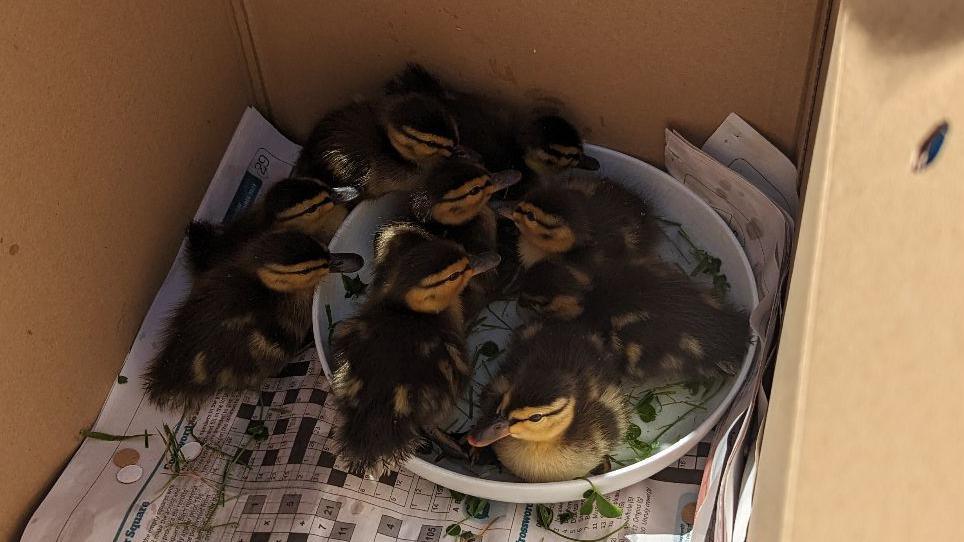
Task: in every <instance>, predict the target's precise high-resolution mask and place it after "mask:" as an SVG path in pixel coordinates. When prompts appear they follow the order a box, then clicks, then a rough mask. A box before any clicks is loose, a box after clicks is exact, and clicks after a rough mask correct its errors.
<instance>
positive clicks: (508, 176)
mask: <svg viewBox="0 0 964 542" xmlns="http://www.w3.org/2000/svg"><path fill="white" fill-rule="evenodd" d="M521 180H522V172H521V171H516V170H514V169H507V170H505V171H498V172H496V173H493V174H492V175H491V176H490V177H489V182H490V183H492V191H493V192H498V191H499V190H502V189H504V188H509V187H510V186H512V185H514V184H515V183H517V182H519V181H521Z"/></svg>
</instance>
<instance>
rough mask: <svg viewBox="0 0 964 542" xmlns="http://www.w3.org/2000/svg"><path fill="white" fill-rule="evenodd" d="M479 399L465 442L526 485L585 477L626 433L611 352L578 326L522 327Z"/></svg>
mask: <svg viewBox="0 0 964 542" xmlns="http://www.w3.org/2000/svg"><path fill="white" fill-rule="evenodd" d="M517 333H518V334H517V336H516V337H515V338H514V339H513V343H512V345H511V346H510V348H509V353H508V358H507V361H506V363H505V364H504V365H503V367H502V369H501V370H500V372H499V374H497V375H496V376H495V377H494V378H493V379H492V381H491V382H490V383H489V386H488V387H487V388H486V391H485V392H484V396H483V417H482V422H481V423H480V424H479V425H478V426H477V428H476V429H475V430H474V431H473V432H472V434H471V435H470V436H469V438H468V441H469V444H470V445H472V446H476V447H482V446H489V445H491V446H492V447H493V449H494V451H495V453H496V456H498V458H499V461H500V462H501V463H502V465H503V466H505V467H506V468H507V469H509V471H511V472H512V473H513V474H515V475H516V476H518V477H519V478H522V479H523V480H525V481H527V482H556V481H562V480H571V479H574V478H579V477H581V476H586V475H587V474H588V473H589V472H590V471H593V470H594V469H596V468H597V467H599V466H600V465H606V464H607V463H608V461H607V459H608V456H609V454H610V453H612V451H613V450H614V449H615V448H616V447H617V446H618V445H619V443H620V442H621V440H622V437H623V435H624V434H625V433H626V429H627V428H628V426H629V415H630V409H629V405H628V403H627V401H626V398H625V395H624V394H623V392H622V391H621V390H620V388H619V381H620V371H619V367H618V364H617V363H616V361H615V360H614V357H613V355H612V353H611V352H609V351H608V350H606V349H605V348H603V347H602V346H601V345H600V344H599V340H598V339H594V338H593V337H592V335H591V333H590V332H589V331H587V330H586V329H585V328H583V327H581V326H578V325H570V324H547V325H544V326H543V325H542V324H535V325H530V326H527V327H523V328H522V329H521V330H520V331H519V332H517Z"/></svg>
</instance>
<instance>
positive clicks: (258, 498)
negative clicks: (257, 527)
mask: <svg viewBox="0 0 964 542" xmlns="http://www.w3.org/2000/svg"><path fill="white" fill-rule="evenodd" d="M267 498H268V496H267V495H249V496H248V500H246V501H244V508H243V509H242V510H241V513H242V514H260V513H261V510H263V509H264V501H265V500H266V499H267Z"/></svg>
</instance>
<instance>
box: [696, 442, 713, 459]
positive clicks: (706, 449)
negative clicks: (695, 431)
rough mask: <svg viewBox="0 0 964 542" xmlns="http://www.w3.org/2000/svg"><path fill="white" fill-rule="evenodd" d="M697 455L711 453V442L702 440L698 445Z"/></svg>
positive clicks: (704, 455)
mask: <svg viewBox="0 0 964 542" xmlns="http://www.w3.org/2000/svg"><path fill="white" fill-rule="evenodd" d="M696 455H698V456H703V457H706V456H708V455H710V443H709V442H701V443H699V444H697V445H696Z"/></svg>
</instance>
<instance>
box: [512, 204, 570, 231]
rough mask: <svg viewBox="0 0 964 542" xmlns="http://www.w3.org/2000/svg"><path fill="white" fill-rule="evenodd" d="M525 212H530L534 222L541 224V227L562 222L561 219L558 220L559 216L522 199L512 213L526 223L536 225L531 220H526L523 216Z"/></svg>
mask: <svg viewBox="0 0 964 542" xmlns="http://www.w3.org/2000/svg"><path fill="white" fill-rule="evenodd" d="M526 213H532V215H533V218H535V219H536V223H537V224H538V225H539V226H543V227H545V226H558V225H559V224H561V223H562V220H560V219H559V217H557V216H555V215H550V214H548V213H546V212H545V211H543V210H542V209H540V208H538V207H536V206H535V205H533V204H531V203H529V202H528V201H524V202H522V203H520V204H519V206H518V207H516V210H515V213H514V214H516V215H517V216H518V218H519V220H522V221H524V222H525V223H526V224H530V225H533V226H534V225H536V224H533V222H532V221H531V220H527V219H526V218H525V215H526Z"/></svg>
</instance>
